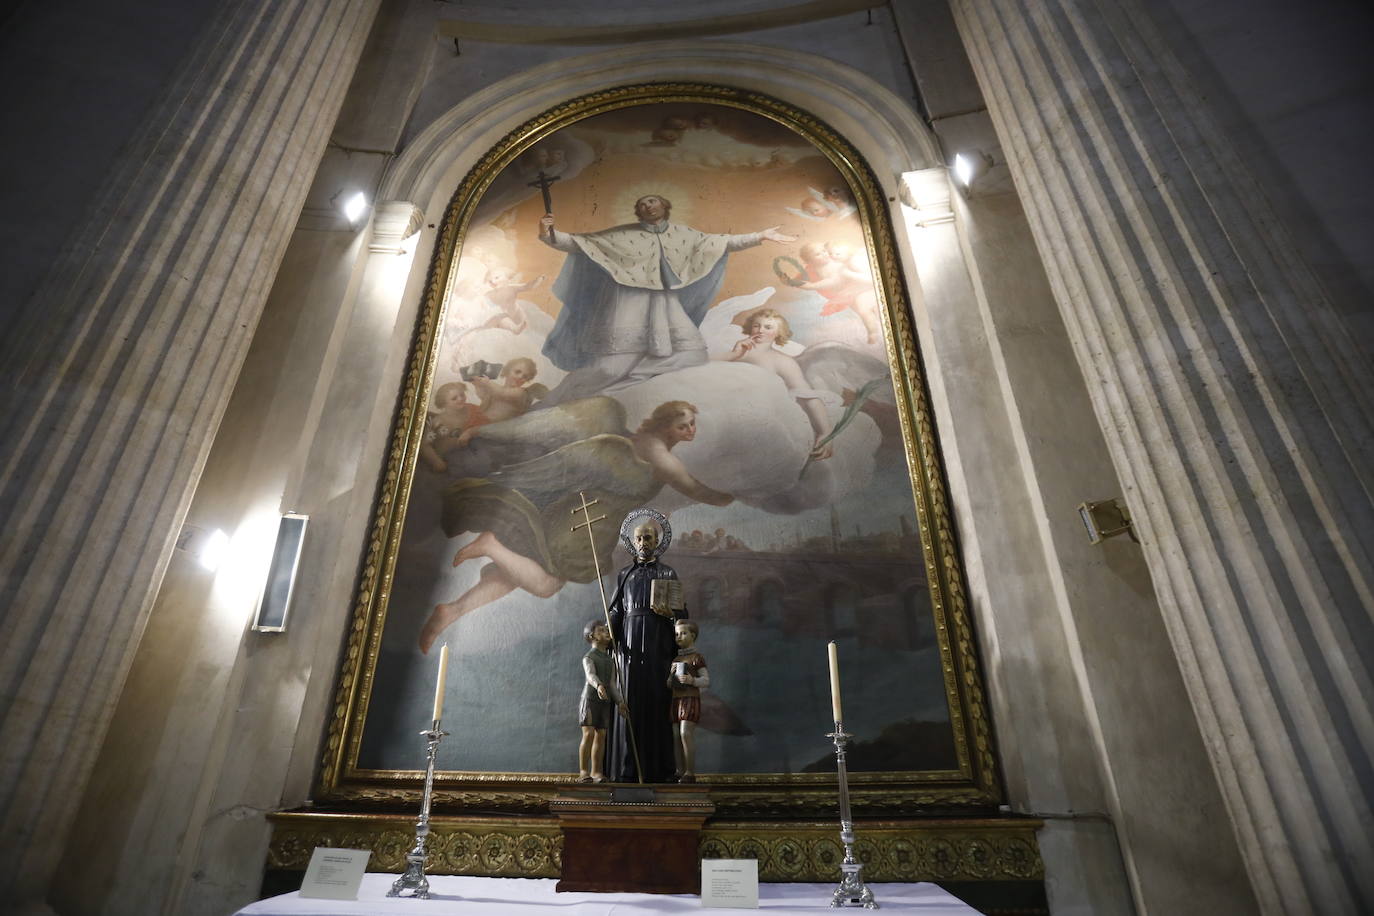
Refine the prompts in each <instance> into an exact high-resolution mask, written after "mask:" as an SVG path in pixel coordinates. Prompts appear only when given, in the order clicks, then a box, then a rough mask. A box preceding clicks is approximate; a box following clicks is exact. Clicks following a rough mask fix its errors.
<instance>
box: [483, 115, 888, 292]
mask: <svg viewBox="0 0 1374 916" xmlns="http://www.w3.org/2000/svg"><path fill="white" fill-rule="evenodd" d="M698 107H700V106H698ZM643 114H644V116H645V120H646V122H650V123H654V122H657V121H658V119H659V118H660V117H661V115H660V114H659V113H657V112H651V111H647V110H646V111H645V112H643ZM730 114H731V116H732V117H733V118H735V119H739V118H741V117H744V115H743V113H741V112H731V113H730ZM620 117H621V118H622V119H623V118H624V117H625V116H624V115H623V114H622V115H620ZM768 126H769V127H770V128H772V129H773V130H776V127H775V126H774V125H768ZM570 130H574V131H575V130H576V127H574V128H570ZM838 184H842V182H841V180H840V176H839V173H838V172H837V171H836V170H835V168H834V167H833V166H831V165H830V163H829V162H827V161H826V160H824V159H823V158H820V157H819V156H813V157H808V158H806V159H803V160H801V161H800V162H797V163H795V164H790V165H776V166H771V167H767V168H736V167H728V166H727V167H715V168H712V167H705V166H697V165H686V164H682V163H677V162H671V161H665V160H664V159H663V158H660V157H658V156H655V155H653V154H651V153H624V152H613V153H609V154H607V155H605V156H603V157H601V158H599V159H598V160H597V161H596V162H594V163H592V164H591V165H590V166H588V167H587V168H586V169H584V170H583V171H582V172H581V174H579V175H577V176H576V177H574V178H564V179H563V180H560V181H559V182H557V183H556V184H555V185H554V186H553V188H552V193H553V201H554V212H555V215H556V217H557V219H558V228H559V229H560V230H563V231H566V232H590V231H595V230H599V229H605V228H607V227H609V226H613V225H618V224H621V223H626V222H632V221H633V219H634V215H633V213H631V212H629V211H628V210H626V212H623V213H622V212H614V211H615V210H616V207H615V206H614V204H615V202H616V201H617V200H619V199H621V198H623V197H624V194H623V189H625V188H626V187H631V186H642V187H643V188H645V190H646V193H647V189H648V188H651V187H656V186H658V185H662V187H663V189H664V191H663V193H664V194H665V196H668V197H669V198H670V199H673V201H674V204H675V205H677V204H680V203H681V204H685V206H678V207H677V209H676V210H675V212H674V217H677V216H678V215H679V214H680V213H681V214H683V215H685V216H686V217H687V218H686V219H685V220H683V221H684V222H686V223H687V224H688V225H690V226H693V227H694V228H697V229H700V230H702V231H703V232H721V233H742V232H754V231H758V230H760V229H764V228H767V227H769V226H776V225H780V226H781V227H782V231H783V232H786V233H789V234H791V235H797V236H799V238H798V241H797V242H796V243H795V244H791V245H783V244H773V243H764V244H763V245H760V246H758V247H756V248H751V249H747V250H744V251H740V252H736V253H734V254H732V255H730V261H729V264H728V268H727V271H726V276H725V281H724V284H723V285H722V286H721V289H720V292H719V293H718V295H717V297H716V300H717V301H720V300H721V299H726V298H729V297H731V296H736V295H742V294H745V293H751V292H754V291H756V290H758V289H759V288H761V287H763V286H777V287H781V283H780V281H779V280H778V278H777V276H776V275H775V274H774V272H773V259H774V258H775V257H777V256H779V255H788V256H791V257H793V258H797V257H798V254H797V252H798V249H799V248H800V247H801V245H802V244H804V243H805V242H808V241H822V242H825V241H831V240H843V241H846V242H848V243H849V244H851V245H852V246H854V248H855V250H862V247H863V235H862V231H861V229H860V227H859V224H858V221H857V219H853V218H851V219H847V220H827V221H825V222H815V221H812V220H807V219H803V218H801V217H798V216H796V215H794V214H792V213H788V212H787V211H786V210H784V209H783V208H784V207H798V206H799V204H800V203H801V201H802V199H803V198H805V197H807V196H808V194H807V187H808V186H810V187H814V188H818V189H824V188H827V187H831V186H834V185H838ZM542 215H543V204H542V202H541V200H540V197H539V196H538V195H537V194H535V195H534V196H532V197H530V198H528V199H526V200H525V201H524V202H522V203H521V204H519V205H518V206H517V207H516V208H515V222H514V225H513V226H512V227H511V228H510V230H508V237H509V236H511V235H513V236H516V238H515V241H516V256H517V260H518V268H519V271H520V272H521V274H523V275H524V277H525V278H527V279H528V278H532V277H534V276H537V275H539V274H545V275H546V276H548V277H549V279H550V282H549V283H546V284H542V285H541V286H540V287H539V288H537V289H535V290H531V291H530V292H528V293H524V294H522V298H524V299H526V300H528V301H530V302H533V303H535V304H537V305H538V306H539V307H540V308H542V309H544V310H545V311H547V312H549V313H550V314H557V312H558V310H559V308H560V307H561V304H560V303H559V302H558V300H557V299H556V298H554V296H553V294H552V292H551V291H550V285H551V283H552V280H553V278H555V277H557V275H558V272H559V270H560V269H561V268H562V266H563V260H564V257H565V255H564V254H563V253H561V252H558V251H554V250H553V249H551V248H549V247H547V246H545V245H543V244H540V243H539V242H538V241H537V240H536V238H535V236H536V233H537V230H538V223H539V217H540V216H542ZM789 270H790V268H789Z"/></svg>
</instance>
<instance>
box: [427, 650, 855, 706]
mask: <svg viewBox="0 0 1374 916" xmlns="http://www.w3.org/2000/svg"><path fill="white" fill-rule="evenodd" d="M447 679H448V643H444V647H443V648H442V649H440V650H439V680H438V682H436V683H435V685H434V721H435V722H438V721H439V719H440V718H441V717H442V716H443V714H444V682H445V681H446V680H447ZM836 708H837V709H838V708H839V707H836Z"/></svg>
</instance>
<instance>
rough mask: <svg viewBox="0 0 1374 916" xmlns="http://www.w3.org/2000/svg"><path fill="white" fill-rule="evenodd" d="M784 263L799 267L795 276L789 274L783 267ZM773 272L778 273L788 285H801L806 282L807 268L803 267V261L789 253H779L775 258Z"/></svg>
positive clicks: (780, 278)
mask: <svg viewBox="0 0 1374 916" xmlns="http://www.w3.org/2000/svg"><path fill="white" fill-rule="evenodd" d="M784 264H791V265H792V266H793V267H795V268H796V269H797V273H796V275H795V276H793V275H791V274H788V273H787V272H786V271H785V270H783V269H782V266H783V265H784ZM773 273H775V274H777V275H778V279H779V280H781V281H782V282H784V283H786V284H787V285H788V286H801V285H802V284H803V283H805V282H806V268H804V267H802V265H801V261H798V260H797V259H796V258H793V257H788V256H787V255H785V254H784V255H779V256H777V257H776V258H774V259H773Z"/></svg>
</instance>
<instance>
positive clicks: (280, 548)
mask: <svg viewBox="0 0 1374 916" xmlns="http://www.w3.org/2000/svg"><path fill="white" fill-rule="evenodd" d="M309 520H310V516H308V515H296V514H294V513H287V514H285V515H283V516H282V517H281V523H280V524H278V526H277V544H276V547H274V548H273V550H272V565H271V566H270V567H269V568H268V570H267V583H266V584H265V585H264V586H263V589H262V597H261V598H259V599H258V608H257V612H256V613H255V614H254V615H253V629H255V630H257V631H259V632H262V633H281V632H283V631H284V630H285V629H286V615H287V613H288V612H289V611H290V610H291V598H292V597H293V594H294V592H295V586H296V567H297V565H298V564H299V563H300V560H301V545H302V544H303V543H304V541H305V525H306V522H308V521H309Z"/></svg>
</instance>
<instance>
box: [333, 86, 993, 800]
mask: <svg viewBox="0 0 1374 916" xmlns="http://www.w3.org/2000/svg"><path fill="white" fill-rule="evenodd" d="M659 102H688V103H709V104H716V105H723V106H728V107H733V108H738V109H742V110H745V111H748V112H752V113H754V114H757V115H761V116H763V117H765V118H769V119H771V120H773V121H775V122H778V123H780V124H782V125H784V126H786V127H788V128H790V129H791V130H793V131H794V132H796V133H798V134H800V135H801V136H802V137H804V138H805V139H807V140H809V141H810V142H811V143H813V144H814V145H815V146H816V147H817V149H819V150H820V151H821V152H822V153H823V154H824V155H825V156H826V157H827V158H828V159H829V160H830V162H831V163H832V164H833V165H834V166H835V167H836V168H837V169H838V170H839V172H840V174H841V176H842V177H843V178H844V180H845V181H846V182H847V183H848V185H849V187H850V190H851V192H852V193H853V196H854V199H855V201H856V203H857V206H858V208H859V212H860V216H861V223H862V226H863V234H864V239H865V242H866V243H867V246H868V252H869V258H870V266H871V268H872V271H873V275H874V276H875V277H877V278H880V282H879V283H878V284H877V287H878V290H879V295H880V298H881V302H882V314H883V316H884V318H883V320H884V323H885V326H886V329H887V332H888V333H887V342H886V348H887V357H888V361H889V364H890V365H891V367H892V370H893V373H892V374H893V381H894V388H895V389H896V396H897V403H898V412H899V415H900V419H901V428H902V438H903V442H904V445H905V450H906V457H907V466H908V469H909V471H910V475H911V479H912V486H913V493H912V496H913V500H914V503H915V509H916V513H917V519H918V521H919V524H920V538H921V543H922V545H923V548H924V553H925V561H926V573H927V576H928V579H929V583H930V588H931V603H932V609H933V613H934V616H935V628H936V633H937V638H938V642H939V647H940V656H941V667H942V674H943V679H944V683H945V692H946V697H947V699H948V701H949V706H950V717H951V725H952V728H953V732H954V743H955V750H956V756H957V760H958V767H957V769H953V770H937V771H917V772H886V773H859V774H853V775H851V777H850V781H851V793H852V796H853V803H854V806H855V808H856V810H857V811H858V812H859V813H861V814H868V815H872V816H889V817H890V816H900V815H910V814H914V813H916V812H917V810H918V809H926V810H931V809H935V810H944V811H947V812H948V811H951V810H959V809H962V810H966V811H970V812H972V811H974V810H978V809H984V810H986V809H988V808H991V807H995V806H996V805H997V804H998V803H999V802H1000V801H1001V799H1002V793H1001V787H1000V782H999V777H998V773H997V765H996V758H995V754H994V749H993V738H992V732H991V726H990V721H989V718H988V709H987V704H986V701H985V698H984V691H983V683H982V675H981V672H980V668H979V664H978V658H977V653H976V649H975V645H974V637H973V632H972V627H971V623H970V616H969V608H968V600H967V594H966V590H965V584H964V573H963V564H962V561H961V558H960V556H959V551H958V547H957V540H956V537H955V534H954V529H953V525H952V523H951V517H950V509H949V501H948V497H947V492H946V486H945V480H944V472H943V468H942V465H941V461H940V456H939V451H938V449H937V446H936V436H935V427H934V421H933V419H932V416H931V412H930V406H929V399H928V396H927V393H926V388H925V382H924V379H923V375H922V371H921V364H920V359H919V357H918V354H917V349H916V342H915V337H914V335H913V331H912V322H911V317H910V308H909V305H908V297H907V294H906V289H905V285H904V282H903V279H902V270H901V266H900V263H899V261H898V258H897V254H896V247H895V241H894V236H893V230H892V224H891V219H890V216H889V212H888V208H887V206H886V204H887V203H888V202H889V200H888V199H887V198H886V197H885V195H884V194H883V191H882V189H881V187H880V186H879V184H878V182H877V181H876V179H875V177H874V175H873V173H872V171H871V170H870V168H869V167H868V165H867V163H865V162H864V160H863V159H862V157H861V156H860V155H859V154H858V152H857V151H856V150H855V149H854V148H853V147H851V146H850V145H849V144H848V143H847V142H846V141H845V140H844V139H843V138H842V137H840V136H839V135H838V134H837V133H836V132H835V131H834V130H833V129H832V128H831V127H829V126H828V125H827V124H825V123H824V122H822V121H820V120H819V119H817V118H815V117H813V116H812V115H810V114H808V113H806V112H804V111H802V110H800V109H797V108H795V107H793V106H791V105H788V104H786V103H783V102H780V101H778V100H776V99H773V98H770V97H768V96H765V95H761V94H758V93H754V92H749V91H744V90H740V89H734V88H729V87H723V86H714V85H706V84H691V83H650V84H643V85H633V86H624V87H618V88H614V89H609V90H606V91H602V92H596V93H592V94H590V95H585V96H581V97H579V98H576V99H573V100H571V101H569V102H566V103H564V104H562V105H559V106H557V107H555V108H553V109H550V110H549V111H546V112H544V113H542V114H540V115H538V116H537V117H535V118H532V119H530V120H529V121H527V122H525V123H524V124H522V125H520V126H519V127H518V128H516V129H515V130H513V131H511V132H510V133H509V134H507V135H506V136H505V137H504V138H503V139H502V140H501V141H500V142H499V143H498V144H497V145H496V146H495V147H494V148H493V149H492V150H490V151H489V152H488V153H487V154H486V155H484V156H483V157H482V158H481V159H480V160H479V161H478V162H477V164H476V165H474V166H473V168H472V169H471V170H470V171H469V172H468V174H467V176H466V177H465V178H464V179H463V181H462V183H461V184H460V185H459V187H458V189H457V191H456V192H455V193H454V195H453V197H452V199H451V201H450V202H449V205H448V207H447V209H446V211H445V213H444V217H443V223H442V225H441V226H440V228H439V231H438V238H437V241H436V245H435V249H434V255H433V258H432V260H431V262H430V266H429V271H428V276H427V280H426V283H425V287H424V292H423V296H424V299H423V302H422V303H421V307H420V313H419V318H418V321H417V328H416V333H415V338H414V342H413V345H412V350H411V357H410V360H409V365H408V370H407V373H406V376H405V380H404V385H403V387H402V389H401V393H400V399H399V405H398V409H397V417H396V423H395V427H394V432H393V435H392V439H391V448H390V449H389V452H388V455H387V459H386V469H385V473H384V474H383V476H382V479H381V483H380V486H379V492H378V496H377V502H376V506H375V509H374V513H373V517H372V522H371V528H370V538H369V542H368V547H367V554H366V559H365V560H364V562H363V565H362V569H361V572H360V577H359V582H358V591H357V598H356V602H355V605H354V610H353V619H352V627H351V630H350V633H349V637H348V644H347V648H346V651H345V652H344V656H343V660H342V666H341V670H340V675H339V683H338V688H337V693H336V698H335V703H334V708H333V710H332V714H331V717H330V720H329V724H328V737H327V740H326V743H325V750H324V755H323V759H322V762H321V769H320V773H319V779H318V782H317V786H316V800H317V802H325V803H329V804H331V805H342V806H345V807H352V808H358V807H371V806H376V805H390V804H393V803H394V804H404V805H407V806H410V805H413V804H415V803H417V800H418V796H419V792H420V783H421V777H422V775H423V774H422V773H421V771H419V770H364V769H360V768H358V767H357V765H356V761H357V758H358V752H359V747H360V743H361V738H362V725H363V722H364V718H365V716H366V712H367V707H368V702H369V698H370V694H371V688H372V684H373V677H374V673H375V670H376V664H377V660H378V652H379V646H380V643H381V637H382V632H383V628H384V626H385V623H386V617H387V604H388V597H389V594H390V588H391V584H392V579H393V574H394V571H395V565H396V557H397V551H398V545H399V543H400V538H401V530H402V524H403V522H404V517H405V507H406V506H407V505H408V502H409V498H410V488H411V483H412V479H413V472H414V468H415V464H416V461H417V457H418V453H419V448H420V445H421V433H422V427H423V424H424V420H425V411H424V409H423V406H422V405H424V404H426V403H428V401H429V396H430V387H431V384H432V381H433V378H434V374H435V362H436V354H437V352H438V344H437V336H438V330H439V328H440V327H442V324H441V322H442V320H443V314H442V313H443V309H444V301H445V291H446V289H447V287H448V282H449V274H450V271H451V270H452V269H453V267H454V265H455V263H456V260H457V257H458V254H459V253H460V252H461V250H462V244H463V238H464V234H465V232H466V231H467V228H468V223H469V221H470V219H471V216H472V213H473V212H474V210H475V208H476V206H477V204H478V203H479V201H480V200H481V199H482V196H483V194H484V193H485V192H486V190H487V188H488V187H489V186H490V184H491V182H492V181H493V180H494V179H495V177H496V176H497V175H499V174H500V173H501V171H502V170H503V169H504V168H505V167H506V166H508V165H509V164H511V163H512V162H513V161H514V160H515V159H516V158H517V157H519V156H520V155H521V154H523V153H524V152H525V151H526V150H528V149H529V148H530V147H531V146H533V145H534V144H536V143H538V142H540V141H541V140H543V139H545V138H547V137H549V136H550V135H552V134H553V133H555V132H556V131H558V130H560V129H562V128H564V127H567V126H568V125H571V124H574V123H576V122H578V121H581V120H583V119H585V118H588V117H592V116H594V115H597V114H601V113H604V112H609V111H614V110H617V109H621V108H626V107H631V106H637V105H646V104H652V103H659ZM817 737H818V746H819V742H820V740H821V738H822V736H817ZM564 781H566V777H560V776H559V775H558V774H543V773H540V774H532V773H491V772H442V773H439V774H436V782H435V794H434V801H435V804H436V806H437V808H438V809H439V810H445V809H447V810H454V809H455V808H458V807H460V806H461V807H462V808H464V809H466V810H469V811H473V812H489V813H505V814H525V815H529V814H533V813H536V812H545V811H547V802H548V799H549V798H550V797H551V796H552V795H553V794H554V792H555V789H556V786H557V785H558V784H559V783H560V782H564ZM710 784H711V787H712V798H713V800H714V801H715V803H716V805H717V810H718V812H719V813H720V814H721V815H723V816H731V817H751V818H752V817H778V816H782V817H807V816H816V815H818V814H822V813H824V812H827V811H829V810H832V809H833V805H834V777H833V776H830V775H827V774H824V773H805V774H757V773H750V774H712V776H711V778H710Z"/></svg>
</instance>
